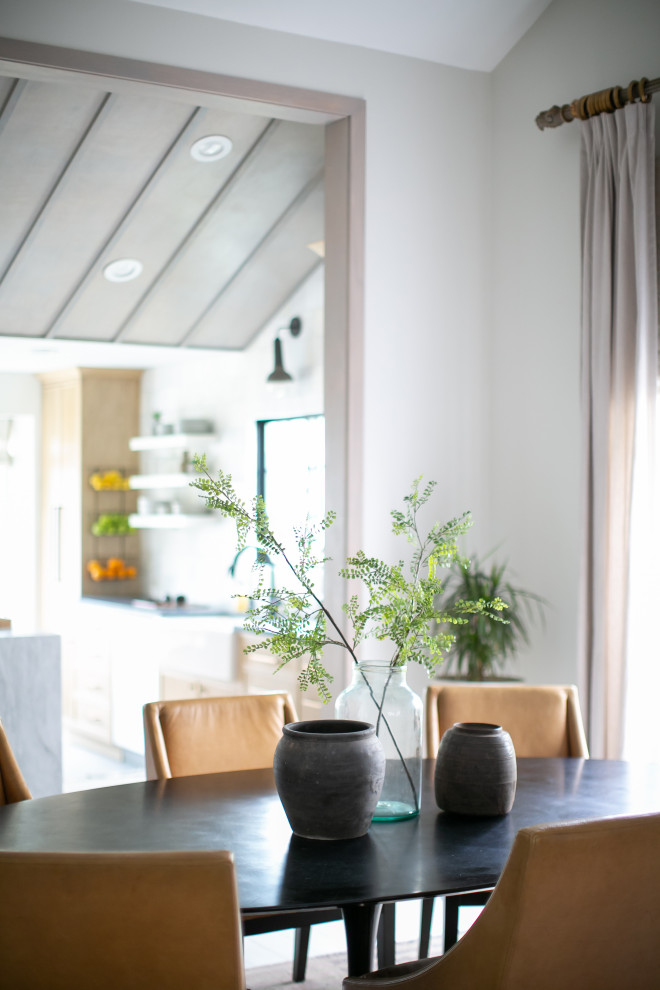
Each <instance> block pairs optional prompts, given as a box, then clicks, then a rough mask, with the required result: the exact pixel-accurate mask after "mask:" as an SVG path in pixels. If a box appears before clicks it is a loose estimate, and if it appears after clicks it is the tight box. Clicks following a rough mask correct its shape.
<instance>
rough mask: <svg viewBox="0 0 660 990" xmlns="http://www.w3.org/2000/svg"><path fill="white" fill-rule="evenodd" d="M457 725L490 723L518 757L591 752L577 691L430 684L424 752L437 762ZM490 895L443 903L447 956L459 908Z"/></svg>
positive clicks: (425, 908)
mask: <svg viewBox="0 0 660 990" xmlns="http://www.w3.org/2000/svg"><path fill="white" fill-rule="evenodd" d="M455 722H490V723H495V724H496V725H501V726H502V727H503V728H504V729H506V731H507V732H508V733H509V735H510V736H511V739H512V741H513V747H514V749H515V751H516V755H517V756H521V757H525V756H575V757H582V758H587V757H588V756H589V750H588V747H587V739H586V736H585V734H584V726H583V724H582V714H581V712H580V702H579V699H578V693H577V688H576V687H575V686H574V685H528V684H501V683H489V684H483V683H472V684H451V683H447V684H444V683H442V684H431V685H429V687H428V689H427V692H426V704H425V723H426V749H427V753H428V755H429V756H430V757H432V758H435V756H436V754H437V752H438V747H439V745H440V740H441V739H442V737H443V735H444V734H445V732H446V731H447V729H450V728H451V727H452V725H454V723H455ZM488 896H489V891H482V892H479V891H476V892H472V893H469V894H454V895H451V896H449V897H446V898H445V929H444V948H445V952H446V951H447V950H448V949H449V948H451V946H452V945H453V944H454V943H455V942H456V939H457V938H458V912H459V909H460V908H461V907H468V906H479V905H483V904H485V903H486V901H487V899H488ZM432 915H433V898H432V897H426V898H424V899H423V901H422V925H421V932H420V939H419V956H420V959H422V958H424V957H425V956H427V955H428V951H429V938H430V931H431V919H432Z"/></svg>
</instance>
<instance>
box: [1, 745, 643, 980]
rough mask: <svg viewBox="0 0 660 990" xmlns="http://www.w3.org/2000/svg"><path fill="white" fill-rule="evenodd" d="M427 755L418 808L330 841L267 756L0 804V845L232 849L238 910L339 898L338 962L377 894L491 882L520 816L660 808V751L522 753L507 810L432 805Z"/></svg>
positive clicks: (368, 925)
mask: <svg viewBox="0 0 660 990" xmlns="http://www.w3.org/2000/svg"><path fill="white" fill-rule="evenodd" d="M433 770H434V761H433V760H425V761H424V771H423V778H424V783H423V796H422V810H421V813H420V815H419V816H418V817H416V818H413V819H410V820H408V821H403V822H391V823H374V824H372V826H371V828H370V829H369V832H368V833H367V835H365V836H363V837H362V838H359V839H349V840H342V841H338V842H332V841H320V840H310V839H301V838H299V837H297V836H295V835H293V834H292V832H291V829H290V827H289V824H288V822H287V819H286V816H285V814H284V811H283V809H282V806H281V804H280V801H279V798H278V796H277V792H276V790H275V786H274V782H273V774H272V771H271V770H250V771H242V772H237V773H218V774H208V775H203V776H197V777H179V778H175V779H173V780H167V781H144V782H139V783H132V784H121V785H119V786H115V787H104V788H98V789H94V790H87V791H78V792H74V793H69V794H61V795H55V796H53V797H45V798H39V799H36V800H32V801H25V802H22V803H20V804H13V805H7V806H5V807H0V849H3V850H5V849H11V850H38V851H56V850H57V851H126V850H160V849H163V850H165V849H231V850H232V851H233V853H234V857H235V862H236V874H237V879H238V890H239V900H240V906H241V911H242V913H243V915H244V916H245V917H248V916H249V915H250V914H256V913H262V912H268V911H274V912H278V913H281V912H286V911H293V910H297V909H300V908H318V907H339V908H341V910H342V913H343V916H344V922H345V928H346V940H347V949H348V971H349V975H359V974H360V973H364V972H367V971H368V970H369V969H370V968H371V965H372V959H373V945H374V939H375V931H376V925H377V923H378V917H379V913H380V908H381V905H382V904H383V903H384V902H391V901H398V900H404V899H408V898H415V897H423V896H428V895H436V894H446V893H453V892H460V891H468V890H477V889H480V888H483V887H490V886H493V885H494V884H495V883H496V882H497V879H498V877H499V875H500V873H501V871H502V868H503V866H504V864H505V862H506V859H507V856H508V854H509V850H510V849H511V845H512V843H513V839H514V836H515V834H516V832H517V831H518V829H520V828H522V827H523V826H526V825H533V824H539V823H541V822H551V821H569V820H575V819H581V818H585V819H594V818H602V817H605V816H610V815H627V814H639V813H644V812H653V811H660V764H656V765H653V764H649V765H637V764H631V763H624V762H617V761H610V760H582V759H521V760H519V761H518V787H517V791H516V798H515V802H514V805H513V809H512V811H511V812H510V813H509V814H508V815H505V816H503V817H500V818H465V817H459V816H454V815H449V814H446V813H444V812H441V811H440V810H439V809H438V808H437V806H436V804H435V800H434V793H433Z"/></svg>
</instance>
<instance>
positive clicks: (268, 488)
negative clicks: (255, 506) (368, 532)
mask: <svg viewBox="0 0 660 990" xmlns="http://www.w3.org/2000/svg"><path fill="white" fill-rule="evenodd" d="M257 492H258V494H259V495H261V496H262V498H263V499H264V502H265V504H266V511H267V513H268V517H269V520H270V525H271V529H272V530H273V532H274V533H275V535H276V536H277V538H278V539H279V540H281V541H282V542H283V543H285V545H286V546H288V547H291V546H292V530H293V527H294V526H298V527H299V526H301V525H302V524H303V523H304V522H305V520H306V519H307V518H309V519H310V520H312V521H314V522H320V520H321V519H322V518H323V515H324V513H325V417H324V416H321V415H315V416H295V417H292V418H289V419H263V420H259V421H258V422H257ZM317 553H318V555H319V556H322V554H323V543H322V542H320V543H319V546H318V549H317ZM273 563H274V566H275V573H274V580H275V584H284V583H286V584H290V580H291V579H290V573H288V569H287V567H286V564H284V563H283V562H282V561H281V560H276V561H274V562H273ZM316 587H317V590H322V574H319V575H318V578H317V582H316Z"/></svg>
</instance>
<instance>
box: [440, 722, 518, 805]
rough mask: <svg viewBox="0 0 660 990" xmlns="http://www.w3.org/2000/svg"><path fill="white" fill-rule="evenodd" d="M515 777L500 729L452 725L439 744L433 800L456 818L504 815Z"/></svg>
mask: <svg viewBox="0 0 660 990" xmlns="http://www.w3.org/2000/svg"><path fill="white" fill-rule="evenodd" d="M517 777H518V772H517V767H516V754H515V751H514V748H513V743H512V741H511V736H510V735H509V733H508V732H505V731H504V729H503V728H502V726H501V725H489V724H488V723H485V722H456V723H455V724H454V725H453V726H452V728H451V729H448V730H447V731H446V732H445V734H444V736H443V737H442V740H441V741H440V747H439V749H438V757H437V760H436V764H435V800H436V803H437V805H438V807H439V808H441V809H442V810H443V811H450V812H453V813H455V814H458V815H483V816H488V815H506V814H508V813H509V811H511V808H512V806H513V799H514V797H515V795H516V781H517Z"/></svg>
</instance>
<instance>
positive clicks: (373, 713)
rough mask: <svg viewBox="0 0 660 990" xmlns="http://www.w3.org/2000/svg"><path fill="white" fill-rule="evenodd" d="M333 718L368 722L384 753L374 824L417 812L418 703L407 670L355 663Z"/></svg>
mask: <svg viewBox="0 0 660 990" xmlns="http://www.w3.org/2000/svg"><path fill="white" fill-rule="evenodd" d="M335 714H336V716H337V718H344V719H357V720H359V721H363V722H371V723H372V725H375V726H376V733H377V735H378V738H379V739H380V741H381V744H382V746H383V749H384V751H385V759H386V764H385V781H384V783H383V790H382V792H381V796H380V800H379V802H378V804H377V806H376V811H375V813H374V819H373V820H374V821H375V822H378V821H381V822H386V821H388V822H393V821H400V820H402V819H405V818H411V817H413V816H414V815H417V814H419V809H420V804H421V785H422V702H421V699H420V697H419V695H417V694H415V692H414V691H413V690H412V689H411V688H410V687H409V686H408V684H407V682H406V668H405V666H402V667H390V666H389V665H387V664H382V663H367V662H365V663H359V664H357V665H356V667H355V669H354V671H353V681H352V683H351V684H349V686H348V687H347V688H345V690H344V691H342V693H341V694H340V695H339V697H338V698H337V700H336V702H335Z"/></svg>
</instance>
